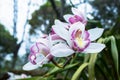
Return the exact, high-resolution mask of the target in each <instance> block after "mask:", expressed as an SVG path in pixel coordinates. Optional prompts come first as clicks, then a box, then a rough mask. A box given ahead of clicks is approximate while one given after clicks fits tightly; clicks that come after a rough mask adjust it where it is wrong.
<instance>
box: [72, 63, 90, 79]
mask: <svg viewBox="0 0 120 80" xmlns="http://www.w3.org/2000/svg"><path fill="white" fill-rule="evenodd" d="M86 66H88V63H83V64H82V65H81V66H80V67H79V68H78V69H77V71H76V72H75V73H74V75H73V76H72V79H71V80H78V77H79V76H80V74H81V72H82V71H83V69H84V68H85V67H86Z"/></svg>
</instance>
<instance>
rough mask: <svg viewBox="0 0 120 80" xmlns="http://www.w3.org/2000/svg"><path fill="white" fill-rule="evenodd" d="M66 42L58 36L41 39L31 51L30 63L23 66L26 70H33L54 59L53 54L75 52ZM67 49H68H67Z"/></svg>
mask: <svg viewBox="0 0 120 80" xmlns="http://www.w3.org/2000/svg"><path fill="white" fill-rule="evenodd" d="M64 42H65V41H64V40H63V39H62V38H60V37H59V36H58V35H56V34H54V35H49V36H48V37H46V38H40V39H39V40H38V42H36V43H35V44H34V45H33V46H32V47H31V49H30V51H31V53H30V55H29V62H28V63H27V64H25V65H24V66H23V69H24V70H33V69H36V68H38V67H42V65H43V64H46V63H48V62H49V61H50V60H51V59H52V58H53V56H52V54H51V53H53V54H55V53H56V52H57V53H58V52H59V53H64V54H66V55H68V54H69V53H72V52H73V50H71V49H69V48H68V46H67V45H66V44H64ZM66 47H67V48H66Z"/></svg>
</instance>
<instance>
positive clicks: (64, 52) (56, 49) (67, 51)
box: [51, 43, 74, 57]
mask: <svg viewBox="0 0 120 80" xmlns="http://www.w3.org/2000/svg"><path fill="white" fill-rule="evenodd" d="M73 53H74V51H73V50H72V49H71V48H70V47H68V46H67V45H66V44H62V43H59V44H56V45H55V46H53V47H52V48H51V54H52V55H53V56H55V57H66V56H70V55H71V54H73Z"/></svg>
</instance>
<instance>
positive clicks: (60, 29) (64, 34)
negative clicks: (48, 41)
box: [52, 25, 71, 46]
mask: <svg viewBox="0 0 120 80" xmlns="http://www.w3.org/2000/svg"><path fill="white" fill-rule="evenodd" d="M52 28H53V30H54V31H55V33H56V34H57V35H59V36H60V37H61V38H63V39H65V40H66V41H67V43H68V44H69V46H71V41H70V35H69V31H68V30H67V29H65V28H64V27H63V26H61V25H54V26H52Z"/></svg>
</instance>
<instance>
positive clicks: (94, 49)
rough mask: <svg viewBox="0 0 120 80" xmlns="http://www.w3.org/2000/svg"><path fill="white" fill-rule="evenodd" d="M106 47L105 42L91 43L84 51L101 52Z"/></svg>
mask: <svg viewBox="0 0 120 80" xmlns="http://www.w3.org/2000/svg"><path fill="white" fill-rule="evenodd" d="M104 48H105V45H104V44H100V43H90V44H89V46H88V47H87V48H86V49H85V50H84V51H83V53H99V52H100V51H102V50H103V49H104Z"/></svg>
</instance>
